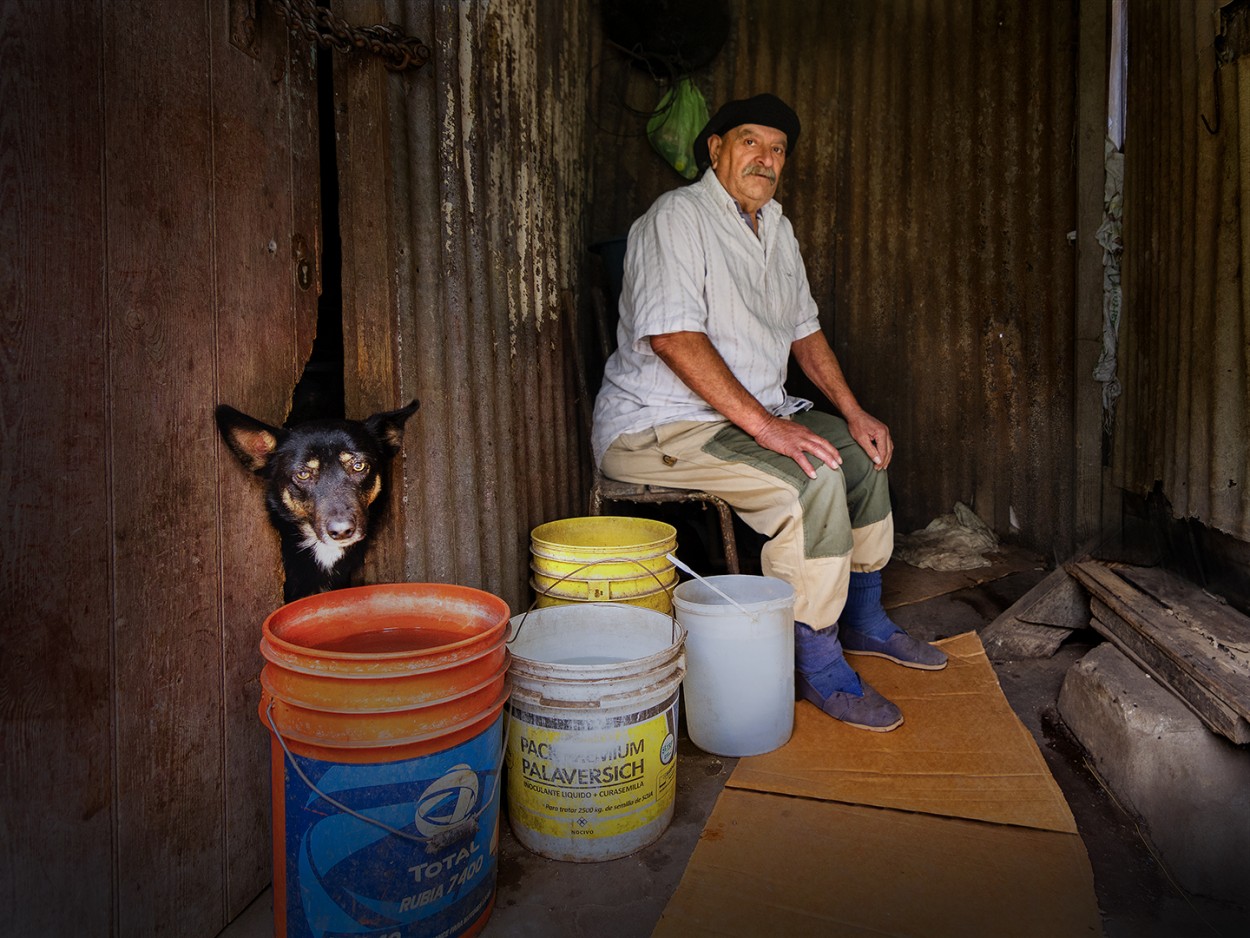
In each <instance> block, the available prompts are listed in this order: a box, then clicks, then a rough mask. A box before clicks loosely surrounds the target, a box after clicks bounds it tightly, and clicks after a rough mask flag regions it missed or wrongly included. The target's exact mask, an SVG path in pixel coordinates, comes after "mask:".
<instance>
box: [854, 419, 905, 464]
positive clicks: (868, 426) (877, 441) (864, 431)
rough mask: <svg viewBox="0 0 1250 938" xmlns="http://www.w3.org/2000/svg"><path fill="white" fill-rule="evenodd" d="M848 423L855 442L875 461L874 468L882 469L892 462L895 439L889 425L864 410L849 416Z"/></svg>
mask: <svg viewBox="0 0 1250 938" xmlns="http://www.w3.org/2000/svg"><path fill="white" fill-rule="evenodd" d="M846 425H847V427H848V428H849V429H850V431H851V436H852V437H853V438H854V440H855V442H856V443H858V444H859V445H860V447H861V448H862V449H863V450H864V452H865V453H867V454H868V458H869V459H871V460H872V461H873V468H875V469H878V470H881V469H884V468H886V467H887V466H888V465H889V464H890V460H891V459H893V458H894V440H893V439H891V438H890V428H889V427H887V426H886V425H885V424H883V423H882V422H881V421H880V420H878V419H877V418H876V417H873V416H872V415H870V414H868V413H865V412H864V411H862V410H861V411H859V412H858V413H857V414H855V416H853V417H847V418H846Z"/></svg>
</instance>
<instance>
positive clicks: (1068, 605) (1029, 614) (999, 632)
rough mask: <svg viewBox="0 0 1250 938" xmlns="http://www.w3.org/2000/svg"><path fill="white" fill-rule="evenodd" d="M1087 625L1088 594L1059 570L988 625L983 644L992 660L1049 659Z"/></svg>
mask: <svg viewBox="0 0 1250 938" xmlns="http://www.w3.org/2000/svg"><path fill="white" fill-rule="evenodd" d="M1088 624H1089V601H1088V599H1087V597H1086V594H1085V591H1084V590H1083V589H1082V588H1081V586H1080V584H1078V583H1077V582H1076V580H1074V579H1073V578H1072V577H1071V576H1070V575H1069V574H1068V572H1067V571H1066V570H1064V569H1063V568H1062V567H1059V568H1057V569H1055V570H1053V571H1051V572H1050V573H1049V574H1048V575H1047V576H1046V577H1045V578H1044V579H1043V580H1042V581H1041V582H1040V583H1038V584H1037V585H1036V586H1034V587H1033V588H1032V589H1031V590H1029V591H1028V592H1027V593H1025V594H1024V595H1023V596H1021V597H1020V598H1019V599H1018V600H1016V602H1015V603H1013V604H1012V605H1011V606H1010V607H1008V608H1007V609H1005V610H1004V611H1003V612H1002V614H1001V615H999V616H998V618H996V619H995V620H994V621H993V622H991V623H990V624H989V625H988V626H986V628H985V630H984V631H983V632H982V633H981V642H982V644H984V645H985V651H986V654H987V655H988V656H989V657H990V659H991V660H993V661H1003V660H1007V659H1011V658H1049V657H1050V656H1051V655H1053V654H1054V653H1055V652H1056V650H1058V648H1059V646H1060V645H1061V644H1063V641H1064V639H1066V638H1067V637H1068V636H1069V635H1071V634H1072V632H1073V631H1074V630H1076V629H1078V628H1083V627H1085V626H1086V625H1088Z"/></svg>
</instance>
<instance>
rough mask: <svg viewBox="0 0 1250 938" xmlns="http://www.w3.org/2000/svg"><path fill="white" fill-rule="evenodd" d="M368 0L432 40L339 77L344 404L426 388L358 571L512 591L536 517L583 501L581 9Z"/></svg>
mask: <svg viewBox="0 0 1250 938" xmlns="http://www.w3.org/2000/svg"><path fill="white" fill-rule="evenodd" d="M376 6H377V8H378V9H377V13H378V14H379V15H378V17H377V18H378V19H380V20H381V21H392V22H396V23H400V24H402V25H403V26H404V27H405V28H406V29H407V31H408V32H409V33H411V34H413V35H417V36H421V37H423V38H425V39H426V42H427V43H428V44H429V45H430V48H431V50H432V52H433V56H432V58H431V61H430V62H429V64H427V65H426V66H425V67H424V68H423V69H421V70H420V71H419V72H410V73H406V74H403V75H389V74H384V73H381V72H380V69H379V68H378V67H376V66H370V65H363V66H361V67H351V66H350V65H349V66H348V67H346V68H343V69H339V70H336V75H335V81H336V85H335V92H336V100H337V101H338V102H339V110H338V112H337V117H338V120H339V122H340V123H339V134H340V137H339V139H340V147H339V159H340V177H341V184H342V187H343V212H344V220H343V226H344V239H345V249H344V326H345V334H347V336H348V340H347V345H348V349H347V352H346V357H347V369H348V399H347V407H348V410H349V411H352V410H360V411H362V412H364V411H367V410H368V409H369V408H371V407H374V406H379V405H382V404H386V405H387V406H394V402H397V401H400V400H407V399H408V398H410V397H413V396H415V397H418V398H420V400H421V410H420V411H419V412H418V414H417V415H416V417H415V418H414V419H413V421H412V422H411V423H410V424H409V429H408V434H407V435H408V437H409V438H410V442H409V444H408V445H407V446H406V447H405V458H404V461H403V463H402V468H401V471H400V472H399V473H398V478H397V482H398V485H397V486H396V491H395V498H394V500H393V508H394V512H393V515H392V521H393V523H392V524H390V525H389V526H388V528H387V529H386V531H385V533H384V535H383V536H384V538H387V539H388V544H384V545H383V546H382V548H381V550H380V552H379V553H378V554H377V555H376V556H375V557H374V558H373V560H372V561H371V562H372V563H373V568H372V570H371V571H370V574H369V575H370V577H371V578H372V579H385V578H399V577H402V578H404V579H409V580H430V581H437V582H456V583H462V584H465V585H469V586H475V587H479V588H482V589H486V590H489V591H491V592H493V593H496V594H498V595H500V596H502V597H503V598H504V599H505V600H507V601H508V602H509V604H510V605H512V606H513V608H523V607H524V606H525V605H526V604H528V602H529V589H528V585H527V584H528V562H529V532H530V530H531V529H532V528H533V527H534V526H536V525H538V524H540V523H542V522H545V521H549V520H552V519H554V518H559V517H564V516H568V515H570V514H581V513H583V512H584V510H585V500H586V492H587V489H588V482H587V478H588V476H587V465H586V463H587V460H588V454H587V447H586V444H585V441H584V440H583V439H582V436H581V434H580V432H579V427H578V421H577V400H576V396H575V388H574V384H575V382H574V381H573V376H572V374H571V371H570V367H569V365H568V362H569V360H570V355H569V350H568V347H567V340H566V336H567V335H569V334H571V332H570V329H569V323H567V322H566V321H565V319H566V317H568V316H569V315H571V311H572V310H574V309H575V305H576V304H575V303H573V302H572V300H571V299H569V298H568V297H569V295H575V292H574V291H575V289H576V287H577V284H578V282H579V270H582V269H584V268H585V266H586V263H587V262H586V260H585V257H586V252H585V243H584V242H585V229H584V218H585V217H586V202H587V176H588V169H587V163H586V159H585V156H584V147H585V137H584V134H585V126H586V121H585V90H584V86H583V84H582V82H581V78H582V76H584V75H585V74H586V72H587V69H588V65H589V58H588V41H587V33H588V29H589V28H590V12H589V9H588V7H587V6H586V5H584V4H578V3H569V4H563V3H560V4H554V3H539V4H535V3H528V2H520V0H513V2H505V3H472V4H469V3H466V4H457V3H416V2H409V3H397V2H396V3H387V4H377V5H376ZM344 13H345V15H348V14H350V15H351V16H356V17H361V16H368V15H369V12H368V11H363V12H362V5H361V4H351V5H350V6H349V7H344ZM370 89H372V91H370ZM379 174H382V175H384V178H385V183H384V184H381V183H379V182H378V179H379ZM374 191H376V192H379V193H380V196H379V198H378V199H373V198H371V197H370V196H369V193H370V192H374ZM353 237H354V238H357V239H364V238H368V239H372V240H371V241H370V243H368V244H362V245H360V251H361V252H362V253H365V254H369V255H370V256H372V257H373V258H374V261H376V259H377V258H378V257H380V258H381V259H382V262H383V267H384V270H383V271H381V272H380V273H379V272H377V271H373V270H372V269H371V268H367V266H366V265H367V264H369V263H371V261H370V260H369V258H367V257H362V258H360V259H359V260H358V261H353V260H352V258H351V257H350V253H351V252H352V247H351V246H350V245H349V244H348V243H347V240H348V238H353ZM379 245H382V246H383V248H382V250H379ZM366 271H367V272H368V276H362V275H363V274H365V273H366ZM379 276H380V277H382V278H383V280H382V282H381V283H379V282H378V281H377V277H379ZM387 335H390V336H393V341H391V340H388V339H386V336H387ZM353 371H355V376H353Z"/></svg>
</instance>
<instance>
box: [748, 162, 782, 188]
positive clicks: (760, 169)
mask: <svg viewBox="0 0 1250 938" xmlns="http://www.w3.org/2000/svg"><path fill="white" fill-rule="evenodd" d="M742 175H744V176H763V177H764V178H765V179H767V180H768V181H769V182H772V183H775V182H776V181H777V174H776V173H775V172H773V171H772V170H771V169H769V168H768V167H767V166H760V165H759V164H758V163H752V164H751V165H750V166H748V167H747V168H746V169H744V170H743V171H742Z"/></svg>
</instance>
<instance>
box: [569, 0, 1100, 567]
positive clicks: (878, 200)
mask: <svg viewBox="0 0 1250 938" xmlns="http://www.w3.org/2000/svg"><path fill="white" fill-rule="evenodd" d="M730 9H731V13H732V20H733V25H732V27H731V31H730V36H729V40H728V42H727V43H726V45H725V47H724V49H723V50H722V51H721V53H720V55H719V56H718V57H717V59H716V60H715V61H714V62H712V63H711V65H710V66H708V67H707V68H705V69H702V70H700V71H699V72H697V73H696V74H695V76H694V77H695V79H696V83H697V84H698V85H699V87H700V88H701V90H702V91H703V93H704V95H705V96H706V98H707V99H708V104H709V108H710V109H711V110H715V108H716V107H717V106H719V105H720V104H721V103H723V102H724V101H725V100H727V99H729V98H731V97H738V96H743V95H747V94H751V93H755V92H758V91H764V90H770V91H773V92H775V93H777V94H779V95H780V96H782V97H783V98H785V99H786V100H788V101H789V102H791V103H792V105H793V106H794V107H795V109H796V110H797V111H798V113H799V116H800V118H801V119H802V122H803V130H802V134H801V137H800V140H799V143H798V146H797V147H796V149H795V151H794V153H793V154H792V155H791V158H790V160H789V161H788V164H787V168H786V178H785V179H784V180H783V185H782V191H781V193H780V195H779V199H780V200H781V201H782V203H783V205H785V207H786V211H787V214H788V215H789V216H790V217H791V219H792V221H793V222H794V225H795V230H796V234H797V236H798V238H799V242H800V244H801V245H802V247H803V251H804V258H805V260H806V263H807V268H808V277H809V280H810V281H811V285H812V290H813V293H814V295H815V296H816V299H817V302H818V303H819V304H820V306H821V309H822V322H823V323H824V326H825V330H826V332H827V334H828V335H829V336H830V338H831V340H832V341H833V343H834V346H835V349H836V351H837V352H838V355H839V357H840V358H841V360H842V363H843V366H844V369H845V371H846V372H847V375H848V378H849V380H850V382H851V386H852V388H853V389H854V390H855V392H856V394H857V395H858V397H859V399H860V401H861V403H863V404H864V405H865V406H866V407H867V408H868V409H869V410H870V411H871V412H873V413H875V414H876V415H877V416H878V417H880V418H881V419H883V420H885V421H886V422H887V423H888V424H890V426H891V428H892V431H893V434H894V437H895V440H896V444H897V447H898V449H897V453H896V456H895V461H894V464H893V466H892V467H891V475H892V485H893V488H894V492H895V509H896V521H897V523H898V525H899V527H900V528H901V529H908V528H911V527H915V526H920V525H923V524H925V523H927V522H928V521H929V520H931V519H932V518H933V517H934V516H936V515H938V514H942V513H946V512H949V511H950V510H951V508H952V506H953V504H954V502H955V501H957V500H962V501H965V502H967V503H969V504H971V505H973V506H974V507H975V509H976V510H977V512H978V514H980V515H981V516H982V517H983V518H984V519H985V520H986V521H987V522H989V523H990V524H991V525H992V526H993V527H994V528H995V530H996V531H998V533H999V534H1001V535H1014V536H1016V537H1017V538H1018V539H1019V540H1020V541H1021V542H1023V543H1025V544H1028V545H1032V546H1034V547H1037V548H1039V549H1042V550H1044V551H1046V552H1050V551H1051V550H1052V549H1054V550H1056V551H1058V552H1064V551H1066V548H1067V545H1068V543H1069V542H1070V541H1071V539H1072V530H1073V525H1072V513H1073V484H1074V483H1073V469H1072V450H1073V445H1074V444H1073V408H1074V397H1073V395H1074V381H1073V362H1074V338H1073V333H1074V325H1073V323H1074V299H1073V291H1074V278H1075V261H1074V250H1073V247H1072V245H1071V244H1070V243H1069V241H1068V233H1069V232H1070V231H1072V230H1073V229H1074V228H1075V227H1076V213H1075V178H1074V163H1073V136H1074V126H1075V120H1076V49H1077V31H1078V18H1077V12H1078V11H1077V4H1076V3H1075V2H1054V3H1017V2H1015V0H846V2H840V3H810V2H804V0H787V2H775V3H769V4H758V3H750V2H747V0H737V2H733V3H731V4H730ZM596 55H597V62H596V66H597V67H596V71H595V74H596V77H597V81H596V86H595V95H596V98H595V101H596V105H595V113H594V115H593V118H594V120H595V121H596V122H597V124H598V125H599V127H598V133H596V135H595V137H594V138H593V144H594V153H595V176H594V185H595V188H594V209H593V211H594V214H593V216H592V219H591V229H592V233H593V235H592V236H593V237H594V238H604V237H609V236H612V235H619V234H622V233H624V232H625V230H626V229H627V228H628V226H629V224H630V222H631V221H632V220H633V219H634V218H635V217H637V216H638V215H639V214H641V213H642V212H643V211H645V209H646V207H647V206H648V205H649V204H650V202H651V201H652V200H653V199H654V198H655V197H656V196H657V195H658V194H659V193H660V192H662V191H665V190H667V189H670V188H673V187H675V186H677V185H679V184H681V179H680V177H678V176H677V175H676V174H675V173H674V172H673V171H672V170H671V169H669V168H668V167H667V165H666V164H665V163H663V162H662V161H661V160H660V158H659V157H658V156H657V155H655V154H654V153H653V152H651V150H650V149H649V146H648V144H647V141H646V139H645V138H644V137H641V136H639V134H640V133H641V131H642V128H643V126H644V124H645V118H640V117H638V116H637V115H636V114H634V113H633V110H638V109H647V108H650V107H654V106H655V103H656V102H657V101H658V100H659V97H660V94H661V92H662V89H660V88H658V87H656V86H655V85H654V84H653V83H652V82H651V80H650V79H649V78H647V77H646V76H645V75H643V74H642V73H641V72H640V71H639V70H637V69H634V68H632V67H631V66H630V65H629V64H628V60H627V58H626V57H625V56H623V55H622V54H621V53H620V52H619V50H616V49H614V48H613V47H610V46H600V47H598V48H597V50H596ZM792 384H793V385H794V387H795V388H802V387H803V385H802V383H801V382H798V381H795V382H792ZM1088 393H1096V386H1094V385H1092V382H1091V383H1090V389H1089V391H1088Z"/></svg>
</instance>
